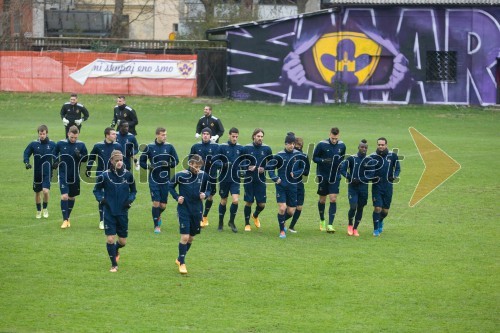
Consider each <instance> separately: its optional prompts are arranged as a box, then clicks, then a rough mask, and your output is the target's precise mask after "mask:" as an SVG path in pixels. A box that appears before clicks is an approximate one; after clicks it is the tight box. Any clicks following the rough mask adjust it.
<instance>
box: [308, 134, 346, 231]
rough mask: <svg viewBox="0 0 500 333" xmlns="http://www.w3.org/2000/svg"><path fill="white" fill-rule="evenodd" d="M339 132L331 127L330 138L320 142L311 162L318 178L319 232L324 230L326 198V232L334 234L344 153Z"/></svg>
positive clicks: (344, 149)
mask: <svg viewBox="0 0 500 333" xmlns="http://www.w3.org/2000/svg"><path fill="white" fill-rule="evenodd" d="M339 138H340V130H339V129H338V128H337V127H332V129H331V130H330V137H329V138H328V139H326V140H323V141H320V142H319V143H318V144H317V145H316V148H315V149H314V153H313V161H314V162H315V163H316V165H317V167H316V175H317V176H318V195H319V200H318V212H319V218H320V224H319V230H321V231H323V230H325V206H326V196H327V195H328V197H329V199H330V207H329V210H328V226H327V228H326V231H327V232H329V233H334V232H335V229H334V228H333V221H334V219H335V214H336V213H337V195H338V193H339V187H340V179H341V176H340V172H339V168H340V164H341V163H342V161H343V160H344V155H345V152H346V146H345V144H344V143H343V142H342V141H341V140H339Z"/></svg>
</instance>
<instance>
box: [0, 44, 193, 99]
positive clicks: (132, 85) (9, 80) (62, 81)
mask: <svg viewBox="0 0 500 333" xmlns="http://www.w3.org/2000/svg"><path fill="white" fill-rule="evenodd" d="M196 59H197V57H196V55H178V54H113V53H95V52H60V51H55V52H54V51H51V52H43V51H42V52H30V51H0V90H1V91H16V92H68V93H71V92H76V93H81V94H126V95H149V96H182V97H196ZM108 63H110V64H120V65H121V66H125V67H124V68H129V67H130V66H132V65H131V64H135V65H134V66H135V68H134V69H135V70H136V74H135V75H128V76H127V75H123V74H122V73H121V74H116V73H115V74H113V73H111V71H110V73H109V74H106V73H104V74H103V73H102V72H103V71H104V70H105V69H106V67H105V66H106V64H108ZM93 64H96V65H95V68H93V66H94V65H93ZM142 64H147V67H146V66H144V65H142ZM99 66H100V67H99ZM141 66H142V67H141ZM110 68H112V69H113V68H116V66H111V65H110ZM92 69H95V70H94V71H92ZM97 69H99V72H98V71H97ZM145 69H151V70H150V71H149V72H151V73H154V75H151V73H150V75H146V74H144V75H142V74H141V73H139V74H137V72H138V71H139V72H141V71H142V72H144V73H145V72H148V71H147V70H145ZM162 71H164V72H165V75H162V74H161V72H162ZM97 72H98V74H96V73H97ZM172 72H178V73H180V75H172V74H171V73H172ZM82 73H83V75H85V77H84V78H83V79H81V75H82Z"/></svg>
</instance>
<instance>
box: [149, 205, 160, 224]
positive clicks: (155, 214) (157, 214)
mask: <svg viewBox="0 0 500 333" xmlns="http://www.w3.org/2000/svg"><path fill="white" fill-rule="evenodd" d="M151 215H152V216H153V223H154V225H155V228H156V227H157V226H158V220H159V219H160V207H151Z"/></svg>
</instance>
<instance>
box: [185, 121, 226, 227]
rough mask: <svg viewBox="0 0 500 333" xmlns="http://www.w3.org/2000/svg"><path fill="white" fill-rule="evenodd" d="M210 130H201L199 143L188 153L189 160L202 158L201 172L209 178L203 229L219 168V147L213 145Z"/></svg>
mask: <svg viewBox="0 0 500 333" xmlns="http://www.w3.org/2000/svg"><path fill="white" fill-rule="evenodd" d="M212 134H213V132H212V130H211V129H210V128H208V127H205V128H204V129H202V130H201V141H200V142H198V143H195V144H194V145H193V146H192V147H191V151H190V153H189V158H191V157H192V156H193V155H195V154H197V155H200V156H201V157H202V158H203V163H204V164H203V166H202V170H203V171H205V173H206V174H207V175H208V177H209V187H210V188H209V190H210V194H209V196H208V197H207V200H206V201H205V209H204V210H203V217H202V222H201V227H202V228H204V227H206V226H208V213H209V212H210V208H212V204H213V200H214V199H213V197H214V195H215V193H216V192H217V186H216V183H217V168H218V167H219V166H220V163H219V162H218V161H217V157H218V154H219V145H218V144H217V143H215V142H214V141H213V140H211V138H212Z"/></svg>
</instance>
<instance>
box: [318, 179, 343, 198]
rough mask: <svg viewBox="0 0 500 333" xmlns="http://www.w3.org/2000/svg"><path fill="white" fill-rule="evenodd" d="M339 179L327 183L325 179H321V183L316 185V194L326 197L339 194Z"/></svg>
mask: <svg viewBox="0 0 500 333" xmlns="http://www.w3.org/2000/svg"><path fill="white" fill-rule="evenodd" d="M339 187H340V178H338V179H337V180H335V181H334V182H330V181H328V179H327V178H326V177H322V179H321V183H319V184H318V192H317V193H318V194H319V195H321V196H327V195H328V194H339Z"/></svg>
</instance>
